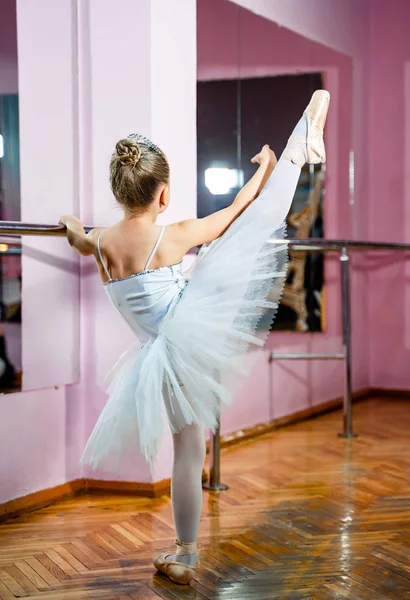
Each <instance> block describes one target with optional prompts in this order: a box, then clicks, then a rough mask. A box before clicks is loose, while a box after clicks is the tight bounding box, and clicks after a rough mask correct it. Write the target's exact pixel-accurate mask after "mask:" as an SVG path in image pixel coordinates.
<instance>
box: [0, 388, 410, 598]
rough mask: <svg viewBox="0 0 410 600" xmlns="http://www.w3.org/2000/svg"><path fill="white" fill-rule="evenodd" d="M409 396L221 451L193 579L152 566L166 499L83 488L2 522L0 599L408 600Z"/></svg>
mask: <svg viewBox="0 0 410 600" xmlns="http://www.w3.org/2000/svg"><path fill="white" fill-rule="evenodd" d="M409 408H410V404H409V403H408V402H407V401H404V400H391V399H390V400H377V399H376V400H371V401H367V402H363V403H361V404H358V405H357V406H355V409H354V417H355V427H356V429H357V431H358V432H359V433H360V437H359V438H358V439H354V440H344V439H339V438H337V437H336V433H337V432H338V431H339V430H340V427H341V415H340V413H332V414H329V415H326V416H322V417H319V418H317V419H313V420H311V421H307V422H304V423H299V424H297V425H295V426H292V427H288V428H285V429H282V430H279V431H277V432H275V433H272V434H268V435H266V436H264V437H262V438H259V439H258V440H256V441H250V442H247V443H244V444H242V445H241V446H236V447H234V448H231V449H227V450H225V451H224V452H223V456H222V467H223V480H224V482H226V483H228V484H229V486H230V489H229V491H227V492H223V493H221V494H219V495H215V494H209V493H208V492H204V506H203V516H202V525H201V535H200V545H201V565H200V568H199V569H198V574H197V577H196V578H195V580H194V581H193V583H192V586H191V587H180V586H177V585H174V584H172V583H171V582H169V581H168V580H167V579H166V578H164V577H163V576H161V575H159V574H155V570H154V569H153V567H152V563H151V557H152V555H153V554H155V553H156V552H157V551H159V550H162V549H167V548H171V547H172V546H173V540H174V532H173V527H172V515H171V506H170V502H169V499H168V498H165V497H164V498H161V499H158V500H146V499H135V498H131V497H119V496H111V497H103V496H101V497H95V496H94V497H81V498H77V499H73V500H71V501H66V502H63V503H60V504H57V505H54V506H52V507H50V508H47V509H43V510H40V511H38V512H36V513H32V514H29V515H26V516H25V517H21V518H18V519H14V520H10V521H8V522H7V523H3V524H2V525H0V598H1V599H2V600H10V599H12V598H22V597H27V598H30V599H31V600H57V599H58V600H60V599H64V600H83V599H84V600H85V599H89V598H90V599H91V598H93V599H109V600H130V599H135V600H139V599H141V600H154V599H157V598H163V599H164V600H175V599H176V598H182V599H198V600H199V599H201V600H202V599H203V600H205V599H212V598H215V599H223V600H248V599H249V600H250V599H254V600H265V599H266V600H267V599H285V598H289V599H294V600H327V599H342V598H349V599H351V600H356V599H366V600H383V599H397V600H405V599H406V598H409V599H410V410H409Z"/></svg>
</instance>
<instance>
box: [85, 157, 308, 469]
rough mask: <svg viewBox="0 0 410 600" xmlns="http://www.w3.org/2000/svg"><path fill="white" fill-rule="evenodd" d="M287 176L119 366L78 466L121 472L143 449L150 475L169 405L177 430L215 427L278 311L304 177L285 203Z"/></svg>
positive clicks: (214, 247)
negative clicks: (292, 212)
mask: <svg viewBox="0 0 410 600" xmlns="http://www.w3.org/2000/svg"><path fill="white" fill-rule="evenodd" d="M284 163H286V164H284ZM290 168H293V169H295V166H294V165H292V164H291V163H289V162H288V161H280V162H279V163H278V165H277V167H276V170H275V175H277V177H276V181H275V177H273V176H272V177H271V179H270V181H269V182H268V184H267V185H266V186H265V188H264V190H263V192H262V193H261V194H260V196H259V197H258V198H257V199H256V200H255V201H254V202H253V203H252V204H251V205H250V206H249V207H248V208H247V209H246V210H245V211H244V212H243V213H242V215H241V216H240V217H239V218H238V219H237V220H236V221H234V223H233V224H232V225H231V226H230V227H229V229H228V230H227V231H226V232H225V233H224V234H223V236H222V237H220V238H219V239H218V240H216V241H214V242H213V243H211V244H210V245H209V246H207V247H206V248H203V249H202V251H201V252H200V254H199V255H198V257H197V259H196V261H195V263H194V265H193V267H192V268H191V269H190V272H189V273H188V274H186V278H187V281H188V283H187V285H186V286H185V288H184V290H183V291H182V293H181V294H180V295H179V296H178V297H177V298H176V300H175V301H174V302H173V304H172V306H171V307H170V309H169V311H168V313H167V314H166V316H165V317H164V319H163V320H162V322H161V324H160V328H159V335H158V336H157V337H155V338H154V339H151V340H150V341H148V342H147V343H146V344H145V345H144V346H143V347H142V348H141V347H140V346H139V345H138V344H136V345H135V346H133V347H132V348H130V349H129V350H128V351H127V352H126V353H125V354H124V355H123V357H122V358H121V359H120V361H119V362H118V363H117V365H116V366H115V367H114V370H113V372H112V373H111V384H110V387H109V398H108V401H107V404H106V405H105V407H104V409H103V411H102V413H101V415H100V417H99V419H98V422H97V424H96V426H95V428H94V431H93V432H92V434H91V437H90V439H89V441H88V443H87V446H86V448H85V451H84V454H83V456H82V459H81V462H83V463H86V464H90V465H91V466H92V467H93V468H96V467H102V468H107V469H109V470H111V471H116V470H117V469H118V467H119V464H120V462H121V457H122V456H123V453H124V452H127V453H128V452H130V451H131V452H138V451H140V452H142V454H143V456H144V457H145V459H146V460H147V461H148V463H149V465H150V468H151V469H152V465H153V461H154V459H155V456H156V453H157V450H158V447H159V444H160V441H161V437H162V433H163V426H164V424H163V412H164V411H163V407H164V405H165V409H166V414H167V416H168V420H169V423H170V426H171V430H172V431H173V432H179V431H181V429H182V428H183V427H184V426H185V425H187V424H192V423H198V424H202V425H203V426H205V427H206V428H209V429H211V430H214V429H215V426H216V424H217V418H218V414H219V410H220V408H223V405H226V404H228V403H230V401H231V398H232V396H233V394H234V392H235V387H236V386H237V385H238V384H239V385H240V383H241V378H242V377H243V376H247V375H248V374H249V367H250V364H251V362H252V360H250V354H252V353H248V354H247V351H248V349H249V347H250V346H253V347H254V348H255V349H256V348H258V347H261V346H263V344H264V342H265V340H266V337H267V335H268V333H269V330H270V326H271V324H272V321H273V319H274V316H275V313H276V311H277V308H278V303H279V300H280V295H281V292H282V289H283V284H284V281H285V277H286V263H287V245H286V244H275V240H277V239H281V238H283V237H284V234H285V226H284V220H285V217H286V215H287V212H288V210H289V207H290V204H291V201H292V198H293V193H294V188H295V187H296V183H297V178H298V173H297V176H296V178H295V177H294V179H295V183H294V185H293V183H292V185H291V188H292V189H291V190H290V192H289V190H287V195H286V200H281V199H280V198H278V195H277V194H278V192H280V189H279V188H280V187H281V179H280V171H281V169H282V170H283V171H282V172H283V173H285V174H286V169H290ZM276 171H279V172H278V173H277V174H276ZM288 187H289V185H288ZM268 298H269V300H268ZM232 375H233V376H232ZM221 382H222V383H221Z"/></svg>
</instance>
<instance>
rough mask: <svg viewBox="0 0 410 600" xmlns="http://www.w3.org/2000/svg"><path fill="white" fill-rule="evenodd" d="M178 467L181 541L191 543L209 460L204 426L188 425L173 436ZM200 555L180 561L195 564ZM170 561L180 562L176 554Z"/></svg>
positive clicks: (175, 501) (174, 492)
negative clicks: (206, 458)
mask: <svg viewBox="0 0 410 600" xmlns="http://www.w3.org/2000/svg"><path fill="white" fill-rule="evenodd" d="M173 442H174V466H173V469H172V483H171V499H172V510H173V514H174V523H175V530H176V534H177V538H178V539H179V540H181V542H185V543H186V544H190V543H191V542H195V541H196V539H197V537H198V529H199V520H200V517H201V508H202V470H203V467H204V461H205V450H206V448H205V433H204V428H203V427H202V426H200V425H187V426H186V427H184V429H183V430H182V431H181V432H180V433H176V434H174V435H173ZM196 558H197V555H196V554H192V555H190V554H186V555H182V556H178V561H179V562H184V563H186V564H192V565H194V564H195V562H196ZM168 560H176V557H175V555H171V556H169V557H168Z"/></svg>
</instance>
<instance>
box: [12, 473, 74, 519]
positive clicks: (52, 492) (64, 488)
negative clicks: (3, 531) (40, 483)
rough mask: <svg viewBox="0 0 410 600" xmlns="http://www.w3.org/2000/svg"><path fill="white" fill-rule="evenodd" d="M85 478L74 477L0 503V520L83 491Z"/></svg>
mask: <svg viewBox="0 0 410 600" xmlns="http://www.w3.org/2000/svg"><path fill="white" fill-rule="evenodd" d="M84 489H85V479H75V480H74V481H68V482H67V483H62V484H61V485H56V486H55V487H52V488H48V489H46V490H40V491H38V492H33V493H32V494H27V496H22V497H21V498H16V499H15V500H10V501H9V502H5V503H4V504H0V522H1V521H4V520H5V519H10V518H12V517H18V516H20V515H22V514H25V513H27V512H31V511H33V510H38V509H39V508H44V507H46V506H50V505H51V504H54V503H56V502H60V501H61V500H66V499H67V498H72V497H73V496H77V495H79V494H82V493H84Z"/></svg>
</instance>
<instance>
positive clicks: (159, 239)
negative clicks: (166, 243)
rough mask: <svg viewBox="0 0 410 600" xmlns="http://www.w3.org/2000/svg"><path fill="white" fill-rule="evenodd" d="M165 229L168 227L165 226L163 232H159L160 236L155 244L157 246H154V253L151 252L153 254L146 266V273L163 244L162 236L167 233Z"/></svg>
mask: <svg viewBox="0 0 410 600" xmlns="http://www.w3.org/2000/svg"><path fill="white" fill-rule="evenodd" d="M165 227H166V225H164V226H163V227H162V228H161V231H160V232H159V236H158V239H157V242H156V244H155V246H154V248H153V250H152V252H151V254H150V257H149V259H148V261H147V264H146V265H145V269H144V271H148V267H149V266H150V264H151V262H152V259H153V258H154V255H155V252H156V251H157V250H158V246H159V245H160V243H161V240H162V236H163V235H164V232H165Z"/></svg>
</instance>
